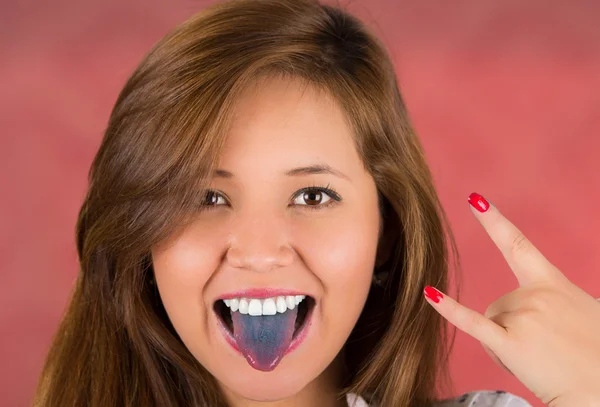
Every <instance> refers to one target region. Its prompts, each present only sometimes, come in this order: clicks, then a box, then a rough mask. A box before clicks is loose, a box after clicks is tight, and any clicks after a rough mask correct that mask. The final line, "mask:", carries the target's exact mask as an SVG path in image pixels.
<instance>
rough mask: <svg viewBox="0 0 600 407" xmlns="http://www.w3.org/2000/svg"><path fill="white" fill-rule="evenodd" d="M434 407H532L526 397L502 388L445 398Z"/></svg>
mask: <svg viewBox="0 0 600 407" xmlns="http://www.w3.org/2000/svg"><path fill="white" fill-rule="evenodd" d="M434 407H531V404H529V403H528V402H527V401H526V400H525V399H523V398H521V397H519V396H517V395H515V394H512V393H508V392H506V391H502V390H477V391H471V392H468V393H465V394H463V395H462V396H460V397H456V398H453V399H448V400H443V401H440V402H438V403H436V404H435V405H434Z"/></svg>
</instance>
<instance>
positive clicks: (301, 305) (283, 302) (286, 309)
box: [214, 295, 315, 340]
mask: <svg viewBox="0 0 600 407" xmlns="http://www.w3.org/2000/svg"><path fill="white" fill-rule="evenodd" d="M314 305H315V300H314V299H313V298H312V297H310V296H308V295H288V296H278V297H271V298H264V299H258V298H231V299H226V300H218V301H216V302H215V304H214V311H215V313H216V314H217V316H218V317H219V319H220V320H221V323H222V324H223V326H224V327H225V328H227V330H228V331H229V333H230V335H231V336H232V337H236V332H235V328H234V323H233V314H234V313H236V312H238V313H240V314H242V315H250V316H255V317H261V316H275V315H278V314H285V313H290V314H292V313H295V314H296V317H295V321H294V332H293V334H292V340H294V339H296V337H297V336H298V334H299V333H300V332H302V330H303V329H304V327H305V326H306V323H307V321H308V319H309V318H308V316H309V314H310V312H311V311H312V309H313V307H314Z"/></svg>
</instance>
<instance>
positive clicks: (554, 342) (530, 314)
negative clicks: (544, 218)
mask: <svg viewBox="0 0 600 407" xmlns="http://www.w3.org/2000/svg"><path fill="white" fill-rule="evenodd" d="M469 202H470V203H471V210H472V212H473V213H474V214H475V216H476V218H477V219H478V220H479V222H480V223H481V224H482V226H483V227H484V229H485V230H486V231H487V233H488V234H489V236H490V237H491V238H492V240H493V242H494V243H495V244H496V246H498V248H499V249H500V251H501V252H502V255H503V256H504V258H505V259H506V261H507V263H508V265H509V267H510V268H511V270H512V271H513V273H514V275H515V276H516V277H517V280H518V282H519V288H517V289H516V290H514V291H512V292H510V293H507V294H505V295H503V296H502V297H500V298H499V299H498V300H496V301H495V302H493V303H492V304H490V305H489V306H488V308H487V310H486V312H485V315H481V314H480V313H478V312H476V311H474V310H472V309H469V308H467V307H465V306H464V305H461V304H459V303H458V302H456V301H455V300H453V299H452V298H450V297H448V296H445V295H442V294H441V293H440V294H438V295H437V298H438V299H439V302H437V303H436V302H435V300H434V301H432V299H431V298H428V297H427V295H428V294H429V295H431V294H432V293H433V296H434V297H435V296H436V294H435V292H436V291H437V290H434V289H432V288H431V287H427V288H426V289H425V293H426V298H427V301H428V302H429V304H431V305H432V306H433V307H434V308H435V309H436V310H437V311H438V312H439V313H440V314H441V315H442V316H443V317H444V318H446V319H447V320H448V321H449V322H450V323H452V324H453V325H455V326H456V327H457V328H458V329H460V330H461V331H463V332H466V333H467V334H469V335H471V336H472V337H473V338H475V339H477V340H478V341H480V342H481V344H482V345H483V347H484V348H485V350H486V351H487V352H488V354H490V356H492V358H493V359H494V360H495V361H496V362H497V363H498V364H499V365H500V366H502V367H503V368H505V369H506V370H508V371H509V372H510V373H512V374H513V375H514V376H515V377H517V378H518V379H519V380H520V381H521V382H522V383H523V384H524V385H525V386H526V387H527V388H528V389H529V390H531V391H532V392H533V393H534V394H535V395H536V396H537V397H538V398H539V399H540V400H542V402H543V403H544V404H547V405H549V406H552V407H558V406H560V407H563V406H564V407H567V406H568V407H584V406H600V302H598V301H597V300H596V299H594V298H593V297H592V296H591V295H589V294H588V293H586V292H585V291H583V290H582V289H580V288H579V287H577V286H576V285H575V284H573V283H572V282H570V281H569V280H568V279H567V278H566V277H565V275H564V274H563V273H561V271H560V270H558V269H557V268H556V267H555V266H553V265H552V264H551V263H550V262H549V261H548V260H547V259H546V258H545V257H544V256H543V255H542V254H541V253H540V252H539V251H538V250H537V249H536V248H535V247H534V246H533V245H532V244H531V242H530V241H529V240H527V238H525V236H523V234H522V233H521V232H520V231H519V230H518V229H517V228H516V227H515V226H514V225H513V224H512V223H511V222H510V221H509V220H508V219H506V218H505V217H504V216H502V214H501V213H500V211H498V209H497V208H496V207H495V206H493V205H491V204H489V203H488V202H487V201H486V200H485V199H484V198H483V197H481V196H480V195H477V194H471V196H470V197H469ZM438 293H439V291H438Z"/></svg>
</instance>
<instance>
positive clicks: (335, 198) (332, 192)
mask: <svg viewBox="0 0 600 407" xmlns="http://www.w3.org/2000/svg"><path fill="white" fill-rule="evenodd" d="M306 192H322V193H325V194H327V195H329V197H330V198H331V199H330V200H329V201H327V202H326V203H324V204H319V205H297V206H302V207H305V208H306V209H308V210H310V211H319V210H322V209H325V208H327V207H329V206H331V205H335V204H336V203H338V202H340V201H341V200H342V198H341V197H340V195H339V194H338V193H337V191H336V190H335V189H334V188H332V187H331V186H330V185H329V184H327V186H318V185H313V186H310V187H305V188H301V189H300V190H298V191H296V192H295V193H294V194H293V195H292V196H291V200H292V201H293V200H295V199H296V198H297V197H298V196H300V195H302V194H304V193H306ZM209 193H213V194H215V195H217V196H221V197H223V198H224V199H227V198H226V197H225V196H224V195H223V194H221V193H219V192H216V191H213V190H208V192H207V194H206V195H207V196H208V194H209ZM201 206H202V210H213V209H215V208H216V207H217V206H221V205H201Z"/></svg>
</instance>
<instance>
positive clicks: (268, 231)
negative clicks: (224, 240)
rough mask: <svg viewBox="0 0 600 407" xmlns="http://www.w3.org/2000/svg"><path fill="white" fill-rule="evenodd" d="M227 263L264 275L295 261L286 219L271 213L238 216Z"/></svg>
mask: <svg viewBox="0 0 600 407" xmlns="http://www.w3.org/2000/svg"><path fill="white" fill-rule="evenodd" d="M233 222H234V226H233V231H232V234H231V236H230V244H229V249H228V250H227V254H226V260H227V262H228V263H229V265H230V266H231V267H235V268H242V269H246V270H250V271H254V272H259V273H264V272H268V271H271V270H275V269H277V268H279V267H285V266H287V265H289V264H291V263H292V261H293V259H294V249H293V248H292V247H291V245H290V244H289V242H288V239H287V233H286V228H285V220H284V219H283V217H278V216H275V215H273V214H272V213H271V214H269V213H265V214H263V215H260V214H258V215H257V214H256V213H254V215H252V214H249V216H237V217H236V219H235V220H233Z"/></svg>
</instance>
